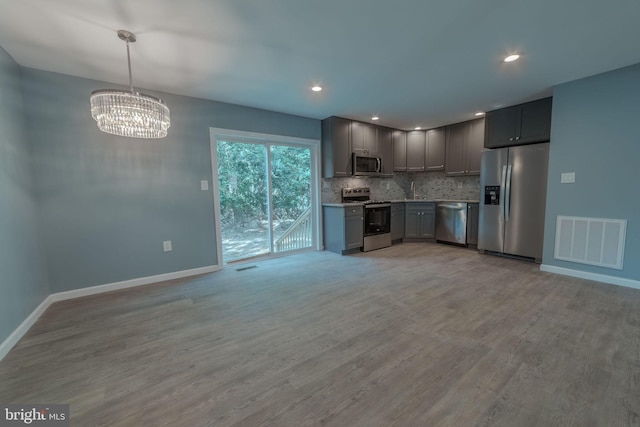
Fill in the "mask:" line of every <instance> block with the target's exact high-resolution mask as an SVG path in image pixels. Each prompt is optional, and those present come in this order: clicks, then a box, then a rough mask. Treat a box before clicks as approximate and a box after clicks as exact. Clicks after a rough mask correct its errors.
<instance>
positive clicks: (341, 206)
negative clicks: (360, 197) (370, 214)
mask: <svg viewBox="0 0 640 427" xmlns="http://www.w3.org/2000/svg"><path fill="white" fill-rule="evenodd" d="M322 206H327V207H331V208H345V207H347V206H364V203H359V202H350V203H323V204H322Z"/></svg>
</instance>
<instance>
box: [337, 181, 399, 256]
mask: <svg viewBox="0 0 640 427" xmlns="http://www.w3.org/2000/svg"><path fill="white" fill-rule="evenodd" d="M370 196H371V189H369V188H367V187H363V188H343V189H342V203H362V204H363V205H364V230H363V234H364V242H363V243H364V244H363V248H362V250H363V252H368V251H372V250H374V249H381V248H386V247H388V246H391V202H389V201H381V200H371V197H370Z"/></svg>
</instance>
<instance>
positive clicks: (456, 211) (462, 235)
mask: <svg viewBox="0 0 640 427" xmlns="http://www.w3.org/2000/svg"><path fill="white" fill-rule="evenodd" d="M436 240H439V241H442V242H450V243H457V244H460V245H466V244H467V203H462V202H438V206H437V208H436Z"/></svg>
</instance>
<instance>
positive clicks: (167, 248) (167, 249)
mask: <svg viewBox="0 0 640 427" xmlns="http://www.w3.org/2000/svg"><path fill="white" fill-rule="evenodd" d="M162 250H163V251H165V252H171V251H172V250H173V247H172V246H171V240H165V241H163V242H162Z"/></svg>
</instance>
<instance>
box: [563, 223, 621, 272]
mask: <svg viewBox="0 0 640 427" xmlns="http://www.w3.org/2000/svg"><path fill="white" fill-rule="evenodd" d="M626 232H627V220H624V219H604V218H582V217H575V216H558V219H557V221H556V246H555V252H554V255H553V256H554V258H555V259H559V260H562V261H571V262H578V263H581V264H590V265H597V266H599V267H607V268H614V269H617V270H622V260H623V259H624V239H625V235H626Z"/></svg>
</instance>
